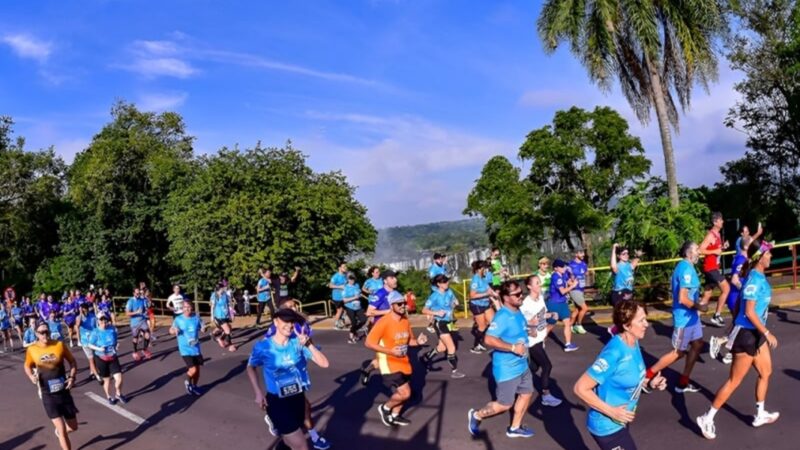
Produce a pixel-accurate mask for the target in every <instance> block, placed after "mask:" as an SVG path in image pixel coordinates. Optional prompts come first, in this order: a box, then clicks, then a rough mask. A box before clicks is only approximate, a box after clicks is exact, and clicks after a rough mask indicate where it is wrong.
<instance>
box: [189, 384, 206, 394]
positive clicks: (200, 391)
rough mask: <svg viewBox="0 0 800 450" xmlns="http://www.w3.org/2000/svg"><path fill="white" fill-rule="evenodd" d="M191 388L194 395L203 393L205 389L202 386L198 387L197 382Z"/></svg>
mask: <svg viewBox="0 0 800 450" xmlns="http://www.w3.org/2000/svg"><path fill="white" fill-rule="evenodd" d="M189 388H190V389H191V390H192V395H194V396H197V397H199V396H201V395H203V390H202V389H200V387H198V386H197V385H196V384H193V385H191V386H190V387H189Z"/></svg>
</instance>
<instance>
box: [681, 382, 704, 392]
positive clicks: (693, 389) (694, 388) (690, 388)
mask: <svg viewBox="0 0 800 450" xmlns="http://www.w3.org/2000/svg"><path fill="white" fill-rule="evenodd" d="M675 392H676V393H678V394H684V393H687V392H700V388H699V387H697V386H695V385H693V384H692V383H689V384H687V385H686V386H684V387H680V386H675Z"/></svg>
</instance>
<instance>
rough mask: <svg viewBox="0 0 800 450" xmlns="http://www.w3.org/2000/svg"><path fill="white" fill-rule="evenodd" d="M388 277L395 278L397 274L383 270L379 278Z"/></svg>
mask: <svg viewBox="0 0 800 450" xmlns="http://www.w3.org/2000/svg"><path fill="white" fill-rule="evenodd" d="M389 277H395V278H397V272H395V271H394V270H391V269H388V270H384V271H383V273H381V278H389Z"/></svg>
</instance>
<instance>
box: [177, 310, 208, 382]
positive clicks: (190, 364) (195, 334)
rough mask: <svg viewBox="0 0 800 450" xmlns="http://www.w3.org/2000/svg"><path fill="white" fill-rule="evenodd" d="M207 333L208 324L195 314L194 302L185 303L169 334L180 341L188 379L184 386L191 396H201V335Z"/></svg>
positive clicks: (179, 349)
mask: <svg viewBox="0 0 800 450" xmlns="http://www.w3.org/2000/svg"><path fill="white" fill-rule="evenodd" d="M205 331H206V324H205V323H204V322H203V321H202V320H201V319H200V317H199V316H198V315H197V314H195V313H194V305H193V304H192V302H185V303H184V304H183V305H182V308H181V315H179V316H176V317H175V319H173V321H172V326H171V327H170V329H169V334H171V335H173V336H175V337H176V339H177V341H178V352H180V354H181V358H182V359H183V362H184V364H186V379H185V380H183V385H184V387H185V388H186V393H187V394H189V395H201V392H200V388H199V387H197V383H198V381H200V366H202V365H203V354H202V353H201V352H200V333H201V332H203V333H204V332H205Z"/></svg>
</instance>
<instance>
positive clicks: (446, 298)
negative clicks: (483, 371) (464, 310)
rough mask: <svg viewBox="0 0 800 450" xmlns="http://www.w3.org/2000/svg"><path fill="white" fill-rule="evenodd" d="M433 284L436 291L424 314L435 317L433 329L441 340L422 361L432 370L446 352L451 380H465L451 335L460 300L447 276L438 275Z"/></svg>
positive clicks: (426, 304)
mask: <svg viewBox="0 0 800 450" xmlns="http://www.w3.org/2000/svg"><path fill="white" fill-rule="evenodd" d="M433 283H434V285H435V286H436V290H435V291H433V292H431V295H430V297H428V300H427V301H426V302H425V307H424V308H423V309H422V314H425V315H426V316H431V317H433V328H434V331H435V332H436V336H437V337H438V338H439V343H438V344H437V345H436V347H433V348H432V349H430V350H429V351H428V352H427V353H425V354H424V355H423V357H422V361H423V362H424V363H425V364H426V365H427V366H428V369H429V370H430V368H431V367H432V365H433V363H434V361H433V358H434V357H436V354H437V353H444V352H445V351H446V352H447V353H446V355H445V359H447V363H448V364H449V365H450V378H464V377H465V376H466V375H464V373H463V372H459V371H458V355H456V343H455V342H454V341H453V335H452V334H450V324H451V323H453V321H454V317H453V308H454V307H455V306H457V305H458V299H457V298H456V296H455V294H453V291H452V290H450V279H449V278H447V275H444V274H439V275H436V276H435V277H433Z"/></svg>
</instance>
